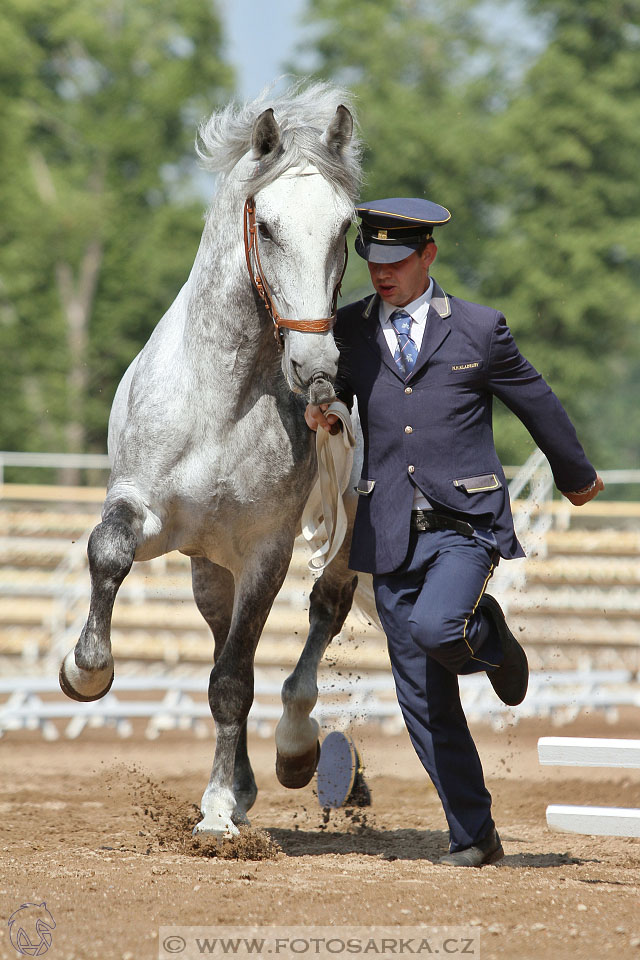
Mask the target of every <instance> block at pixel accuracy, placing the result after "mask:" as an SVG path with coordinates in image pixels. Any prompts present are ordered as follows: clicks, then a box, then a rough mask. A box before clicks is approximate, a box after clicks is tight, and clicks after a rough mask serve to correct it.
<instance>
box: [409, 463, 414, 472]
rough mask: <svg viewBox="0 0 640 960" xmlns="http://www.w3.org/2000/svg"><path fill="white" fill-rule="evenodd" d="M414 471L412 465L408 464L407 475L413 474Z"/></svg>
mask: <svg viewBox="0 0 640 960" xmlns="http://www.w3.org/2000/svg"><path fill="white" fill-rule="evenodd" d="M415 469H416V468H415V467H414V465H413V464H412V463H410V464H409V466H408V467H407V473H414V472H415Z"/></svg>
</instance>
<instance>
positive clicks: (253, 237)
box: [244, 197, 349, 346]
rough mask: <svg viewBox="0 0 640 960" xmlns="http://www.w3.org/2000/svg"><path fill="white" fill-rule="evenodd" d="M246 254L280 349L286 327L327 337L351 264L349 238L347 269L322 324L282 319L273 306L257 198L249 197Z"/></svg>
mask: <svg viewBox="0 0 640 960" xmlns="http://www.w3.org/2000/svg"><path fill="white" fill-rule="evenodd" d="M244 253H245V257H246V260H247V270H248V271H249V276H250V277H251V282H252V284H253V285H254V287H255V288H256V290H257V292H258V295H259V296H260V299H261V300H262V302H263V303H264V305H265V307H266V309H267V313H268V314H269V316H270V317H271V319H272V320H273V326H274V330H273V333H274V336H275V338H276V341H277V342H278V344H279V345H280V346H283V345H284V337H283V334H282V330H281V329H280V328H281V327H286V328H287V329H288V330H299V331H300V332H301V333H326V331H327V330H331V329H332V327H333V326H334V324H335V322H336V309H337V306H338V294H339V293H340V287H341V286H342V278H343V277H344V274H345V270H346V269H347V260H348V257H349V249H348V247H347V241H346V238H345V241H344V266H343V268H342V273H341V274H340V279H339V280H338V282H337V284H336V286H335V290H334V291H333V302H332V304H331V316H330V317H323V318H322V319H320V320H288V319H287V318H286V317H281V316H280V314H279V313H278V311H277V310H276V308H275V306H274V304H273V297H272V294H271V288H270V287H269V284H268V283H267V279H266V277H265V275H264V271H263V269H262V264H261V263H260V251H259V249H258V228H257V224H256V204H255V200H254V198H253V197H247V199H246V201H245V204H244Z"/></svg>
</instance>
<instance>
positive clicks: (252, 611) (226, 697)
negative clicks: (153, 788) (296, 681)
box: [194, 534, 293, 835]
mask: <svg viewBox="0 0 640 960" xmlns="http://www.w3.org/2000/svg"><path fill="white" fill-rule="evenodd" d="M292 548H293V534H291V535H290V536H289V537H286V538H285V537H284V536H283V537H282V539H281V540H280V542H279V543H278V542H276V541H275V540H273V539H272V540H270V542H269V546H268V548H267V547H266V546H262V548H260V547H255V548H254V549H253V551H252V555H251V561H250V564H248V565H247V566H246V567H245V569H244V570H243V571H242V575H241V576H240V577H239V578H238V580H237V581H236V593H235V601H234V608H233V616H232V619H231V626H230V628H229V633H228V636H227V639H226V642H225V644H224V647H223V649H222V651H221V653H220V655H219V656H218V658H217V660H216V663H215V666H214V668H213V670H212V671H211V678H210V681H209V706H210V707H211V713H212V715H213V719H214V722H215V725H216V750H215V755H214V758H213V769H212V771H211V778H210V780H209V784H208V786H207V788H206V790H205V791H204V794H203V797H202V803H201V810H202V820H201V821H200V823H198V824H196V827H195V830H194V833H213V834H218V835H220V834H227V835H229V834H231V835H233V834H237V833H238V828H237V826H236V824H235V822H234V820H236V819H238V820H242V819H243V817H242V813H243V807H244V808H245V812H246V809H248V808H249V806H250V802H252V794H253V789H254V786H252V783H253V774H252V773H251V775H250V776H249V775H248V772H247V771H248V769H249V770H250V768H248V759H247V761H246V764H245V762H244V755H245V754H246V740H245V736H246V720H247V716H248V714H249V710H250V708H251V704H252V702H253V658H254V655H255V649H256V646H257V644H258V640H259V639H260V634H261V633H262V628H263V627H264V624H265V621H266V619H267V616H268V614H269V610H270V609H271V605H272V604H273V601H274V599H275V597H276V594H277V592H278V590H279V589H280V587H281V586H282V582H283V580H284V577H285V574H286V572H287V568H288V566H289V561H290V559H291V552H292ZM236 789H238V791H239V793H238V796H236V793H235V790H236ZM249 801H250V802H249Z"/></svg>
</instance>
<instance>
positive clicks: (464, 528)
mask: <svg viewBox="0 0 640 960" xmlns="http://www.w3.org/2000/svg"><path fill="white" fill-rule="evenodd" d="M458 523H459V524H460V526H459V528H458V529H459V530H460V533H461V534H462V536H463V537H467V538H468V539H469V540H472V539H473V536H474V534H475V532H476V531H475V528H474V527H472V526H471V524H470V523H467V521H466V520H459V521H458Z"/></svg>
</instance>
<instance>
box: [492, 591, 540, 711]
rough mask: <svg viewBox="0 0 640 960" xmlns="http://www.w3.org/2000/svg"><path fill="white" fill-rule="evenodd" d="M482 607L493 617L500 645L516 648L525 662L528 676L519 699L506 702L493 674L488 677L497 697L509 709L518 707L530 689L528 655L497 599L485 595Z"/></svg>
mask: <svg viewBox="0 0 640 960" xmlns="http://www.w3.org/2000/svg"><path fill="white" fill-rule="evenodd" d="M481 605H482V609H484V610H486V611H487V612H488V613H489V615H490V617H491V619H492V621H493V625H494V626H495V628H496V630H497V631H498V636H499V637H500V643H501V644H502V645H503V647H504V646H506V645H507V644H508V645H511V646H512V647H514V648H515V650H516V651H517V653H518V654H519V656H520V658H521V661H523V662H524V666H525V668H526V672H527V675H526V679H525V682H524V689H523V690H521V691H519V693H518V699H514V698H513V697H512V698H510V699H509V700H505V699H504V697H503V696H502V694H500V693H499V692H498V691H497V690H496V688H495V686H493V680H492V679H491V673H488V674H487V676H488V677H489V681H490V682H491V685H492V686H493V689H494V690H495V691H496V693H497V695H498V696H499V697H500V699H501V700H502V702H503V703H504V704H505V705H506V706H507V707H517V706H518V704H520V703H522V701H523V700H524V698H525V697H526V695H527V689H528V687H529V662H528V660H527V655H526V653H525V652H524V650H523V649H522V646H521V644H519V643H518V641H517V640H516V638H515V637H514V635H513V634H512V632H511V630H509V626H508V624H507V621H506V619H505V616H504V613H503V611H502V607H501V606H500V604H499V603H498V601H497V600H496V599H495V597H492V596H490V595H489V594H485V595H484V596H483V598H482V601H481ZM498 669H500V668H498Z"/></svg>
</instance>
